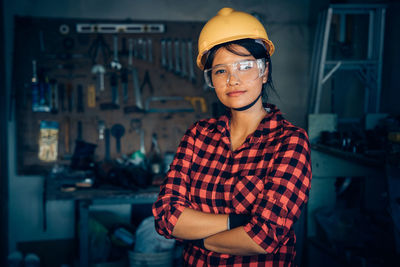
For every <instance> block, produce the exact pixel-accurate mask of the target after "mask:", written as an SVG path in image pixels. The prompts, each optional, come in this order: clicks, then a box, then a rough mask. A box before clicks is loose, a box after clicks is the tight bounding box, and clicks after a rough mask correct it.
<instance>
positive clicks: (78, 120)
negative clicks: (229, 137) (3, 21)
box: [11, 17, 216, 175]
mask: <svg viewBox="0 0 400 267" xmlns="http://www.w3.org/2000/svg"><path fill="white" fill-rule="evenodd" d="M203 25H204V23H202V22H175V21H133V20H129V21H127V20H124V21H122V20H120V21H117V20H112V21H111V20H101V21H99V20H92V19H62V18H38V17H16V18H15V35H14V37H15V39H14V40H15V42H14V44H15V45H14V69H13V94H12V95H11V103H12V104H11V108H12V110H15V113H13V114H12V115H11V116H13V117H15V119H16V127H17V131H16V132H17V135H16V139H17V160H18V163H17V171H18V174H24V175H30V174H43V173H46V172H48V171H49V170H50V169H51V168H52V167H53V166H54V164H56V163H57V164H69V160H70V158H71V154H72V153H73V151H74V146H75V141H76V140H84V141H85V142H88V143H91V144H94V145H95V146H96V149H95V160H96V161H101V160H103V159H104V158H105V157H106V155H105V154H106V153H109V155H108V156H109V158H110V159H115V158H117V157H121V156H122V155H128V156H129V155H130V154H131V153H133V152H135V151H137V150H139V148H142V150H143V145H144V147H145V148H146V149H147V151H148V149H149V147H150V143H151V140H150V137H151V135H152V133H154V132H156V133H157V135H158V136H159V140H158V141H159V144H160V147H161V149H162V152H165V151H173V152H174V151H175V150H176V147H177V145H178V144H179V141H180V138H181V137H182V136H183V134H184V132H185V130H186V129H187V128H188V127H189V126H190V125H191V124H192V123H194V122H195V121H196V120H198V119H201V118H206V117H209V116H210V108H209V107H211V106H212V103H213V102H216V98H215V95H214V93H213V92H212V91H211V90H209V89H208V88H207V87H206V86H205V85H204V81H203V76H202V72H201V71H200V70H199V69H198V68H197V66H196V65H195V64H196V63H195V57H196V55H197V37H198V34H199V32H200V31H201V28H202V26H203ZM114 47H117V48H118V49H117V50H116V49H114ZM34 66H35V67H36V71H35V70H34ZM135 72H136V74H135ZM102 79H103V81H102ZM124 84H126V85H124ZM43 85H44V86H45V89H43ZM41 86H42V87H41ZM112 87H114V88H116V90H111V88H112ZM138 87H140V88H139V89H140V90H139V89H137V90H135V88H138ZM35 90H36V91H35ZM138 93H140V98H141V99H140V101H139V97H138ZM197 100H200V101H197ZM155 101H157V102H155ZM43 103H44V104H43ZM14 114H15V115H14ZM42 121H52V122H57V123H58V125H59V128H58V136H57V138H58V145H57V159H56V160H55V161H54V160H53V161H49V162H47V161H43V160H40V159H39V157H38V153H39V145H38V143H39V142H38V140H39V134H40V123H41V122H42ZM137 122H139V123H137ZM115 124H120V125H122V126H123V127H124V128H125V131H124V135H123V136H122V138H121V140H120V141H121V145H120V148H121V151H120V152H118V151H117V149H116V139H115V138H114V137H113V136H111V137H109V140H108V142H109V151H107V147H106V139H107V136H105V135H107V134H109V133H110V130H111V129H112V127H113V125H115ZM135 127H136V128H135ZM138 127H140V128H141V129H142V130H143V131H142V136H144V140H143V143H144V144H142V146H141V144H140V139H141V138H140V131H138Z"/></svg>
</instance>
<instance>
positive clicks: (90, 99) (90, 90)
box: [87, 84, 96, 108]
mask: <svg viewBox="0 0 400 267" xmlns="http://www.w3.org/2000/svg"><path fill="white" fill-rule="evenodd" d="M87 105H88V107H89V108H95V107H96V88H95V87H94V85H93V84H89V85H88V87H87Z"/></svg>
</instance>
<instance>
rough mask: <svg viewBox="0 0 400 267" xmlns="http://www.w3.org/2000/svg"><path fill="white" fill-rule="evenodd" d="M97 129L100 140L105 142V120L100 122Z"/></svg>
mask: <svg viewBox="0 0 400 267" xmlns="http://www.w3.org/2000/svg"><path fill="white" fill-rule="evenodd" d="M97 128H98V130H99V140H103V139H104V131H105V129H106V124H105V122H104V121H103V120H99V122H98V123H97Z"/></svg>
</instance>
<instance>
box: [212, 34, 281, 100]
mask: <svg viewBox="0 0 400 267" xmlns="http://www.w3.org/2000/svg"><path fill="white" fill-rule="evenodd" d="M233 45H240V46H242V47H244V48H246V49H247V51H249V53H250V55H252V56H253V57H254V58H255V59H259V58H264V59H265V61H266V63H268V77H267V78H268V79H267V82H266V83H264V84H263V87H262V96H263V101H264V102H266V101H267V100H268V93H267V90H268V87H269V88H270V89H271V90H272V91H273V92H274V93H275V94H277V93H276V90H275V87H274V84H273V82H272V64H271V57H270V55H269V53H268V50H267V49H266V48H265V47H264V46H263V45H262V44H260V43H258V42H257V41H256V40H254V39H250V38H246V39H240V40H235V41H231V42H227V43H223V44H219V45H216V46H214V47H213V48H211V50H210V51H209V53H208V56H207V60H206V62H205V64H204V69H209V68H211V67H212V63H213V61H214V57H215V53H216V52H217V50H218V49H220V48H221V47H223V48H225V49H226V50H228V51H229V52H231V53H233V54H235V55H238V56H249V54H244V53H240V52H238V51H237V50H235V49H234V47H233Z"/></svg>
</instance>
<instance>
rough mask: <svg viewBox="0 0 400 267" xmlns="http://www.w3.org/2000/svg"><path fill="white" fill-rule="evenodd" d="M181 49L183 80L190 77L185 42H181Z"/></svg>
mask: <svg viewBox="0 0 400 267" xmlns="http://www.w3.org/2000/svg"><path fill="white" fill-rule="evenodd" d="M180 47H181V51H180V55H181V63H182V71H181V76H182V77H183V78H186V77H187V75H188V71H187V64H186V62H187V60H186V53H187V51H186V43H185V42H184V41H180Z"/></svg>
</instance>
